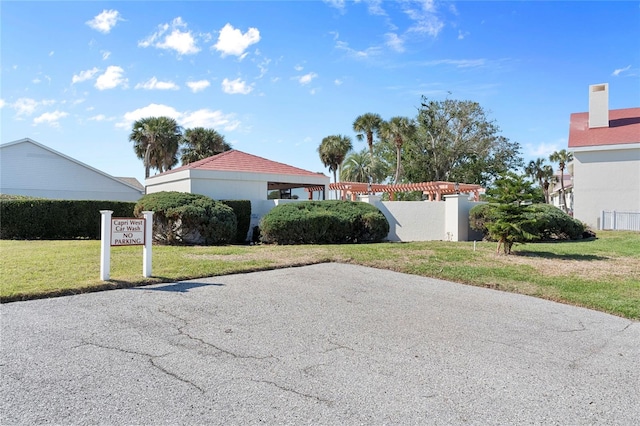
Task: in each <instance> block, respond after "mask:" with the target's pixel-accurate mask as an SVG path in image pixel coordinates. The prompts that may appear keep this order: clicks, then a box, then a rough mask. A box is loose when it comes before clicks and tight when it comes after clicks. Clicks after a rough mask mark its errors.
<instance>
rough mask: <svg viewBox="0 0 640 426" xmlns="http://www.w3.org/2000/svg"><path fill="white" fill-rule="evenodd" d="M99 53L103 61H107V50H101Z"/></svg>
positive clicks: (109, 54)
mask: <svg viewBox="0 0 640 426" xmlns="http://www.w3.org/2000/svg"><path fill="white" fill-rule="evenodd" d="M100 53H102V60H103V61H106V60H107V59H109V56H111V52H109V51H108V50H101V51H100Z"/></svg>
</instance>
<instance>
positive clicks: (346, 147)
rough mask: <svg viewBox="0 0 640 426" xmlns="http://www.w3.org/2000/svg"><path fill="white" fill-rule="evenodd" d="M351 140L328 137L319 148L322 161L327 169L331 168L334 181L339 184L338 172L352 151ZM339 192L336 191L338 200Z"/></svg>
mask: <svg viewBox="0 0 640 426" xmlns="http://www.w3.org/2000/svg"><path fill="white" fill-rule="evenodd" d="M352 147H353V146H352V143H351V138H349V137H348V136H342V135H332V136H327V137H325V138H323V139H322V142H321V143H320V146H319V147H318V154H320V161H322V164H324V166H325V167H328V168H329V172H333V181H334V182H337V171H338V168H339V167H340V165H341V164H342V162H343V161H344V158H345V157H346V156H347V153H348V152H349V151H351V149H352ZM337 198H338V192H337V190H336V199H337Z"/></svg>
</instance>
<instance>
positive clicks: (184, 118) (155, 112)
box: [116, 104, 240, 131]
mask: <svg viewBox="0 0 640 426" xmlns="http://www.w3.org/2000/svg"><path fill="white" fill-rule="evenodd" d="M147 117H169V118H173V119H175V120H176V121H177V122H178V124H179V125H181V126H182V127H185V128H193V127H205V128H215V129H223V130H225V131H232V130H235V129H236V128H238V126H240V121H238V120H236V119H235V118H234V115H233V114H224V113H223V112H222V111H219V110H218V111H212V110H210V109H206V108H205V109H199V110H197V111H192V112H189V111H188V112H180V111H177V110H176V109H175V108H173V107H170V106H168V105H162V104H149V105H147V106H146V107H143V108H138V109H136V110H134V111H130V112H127V113H125V114H124V116H123V119H122V120H121V121H120V122H118V123H116V127H119V128H123V129H127V130H130V129H131V126H132V125H133V123H134V121H137V120H140V119H142V118H147Z"/></svg>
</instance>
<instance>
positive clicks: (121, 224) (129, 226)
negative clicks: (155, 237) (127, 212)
mask: <svg viewBox="0 0 640 426" xmlns="http://www.w3.org/2000/svg"><path fill="white" fill-rule="evenodd" d="M144 221H145V220H144V219H134V218H128V217H119V218H112V219H111V245H112V246H140V245H144V235H145V232H144Z"/></svg>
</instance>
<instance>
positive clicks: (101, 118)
mask: <svg viewBox="0 0 640 426" xmlns="http://www.w3.org/2000/svg"><path fill="white" fill-rule="evenodd" d="M88 120H89V121H108V120H111V119H109V118H107V116H106V115H104V114H98V115H94V116H93V117H89V118H88Z"/></svg>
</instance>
